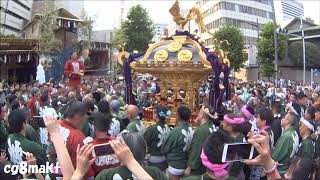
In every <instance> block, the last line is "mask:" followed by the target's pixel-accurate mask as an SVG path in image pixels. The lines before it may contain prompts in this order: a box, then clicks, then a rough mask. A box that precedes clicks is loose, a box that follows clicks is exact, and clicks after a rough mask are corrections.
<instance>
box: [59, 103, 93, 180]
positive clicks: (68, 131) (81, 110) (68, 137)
mask: <svg viewBox="0 0 320 180" xmlns="http://www.w3.org/2000/svg"><path fill="white" fill-rule="evenodd" d="M87 110H88V109H87V107H86V105H85V104H84V103H82V102H79V101H74V102H71V103H70V104H69V105H68V106H67V108H66V112H65V115H64V116H65V119H64V120H61V121H59V122H58V123H59V125H60V135H61V137H62V139H63V141H64V144H65V145H66V147H67V149H68V152H69V155H70V158H71V161H72V164H73V166H74V167H75V166H76V159H77V153H76V152H77V146H78V145H79V144H80V146H83V144H84V139H85V136H84V134H83V133H82V132H81V131H80V130H78V128H79V127H80V125H81V124H82V123H83V121H84V118H85V114H86V113H87ZM93 176H94V172H93V169H92V168H90V169H89V170H88V172H87V173H86V177H93Z"/></svg>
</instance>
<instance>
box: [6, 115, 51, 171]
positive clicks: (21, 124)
mask: <svg viewBox="0 0 320 180" xmlns="http://www.w3.org/2000/svg"><path fill="white" fill-rule="evenodd" d="M8 119H9V126H10V129H12V131H13V134H10V135H9V136H8V141H7V150H8V152H9V154H10V161H11V162H12V163H14V164H20V163H21V162H22V161H23V159H22V157H23V154H24V153H25V152H29V153H32V154H33V155H34V156H35V158H36V160H37V164H38V165H45V164H46V161H47V156H46V152H45V150H44V149H43V148H42V147H41V146H40V144H38V143H36V142H34V141H30V140H29V139H27V138H26V131H27V123H26V114H25V112H24V111H23V110H14V111H12V112H11V113H10V115H9V118H8Z"/></svg>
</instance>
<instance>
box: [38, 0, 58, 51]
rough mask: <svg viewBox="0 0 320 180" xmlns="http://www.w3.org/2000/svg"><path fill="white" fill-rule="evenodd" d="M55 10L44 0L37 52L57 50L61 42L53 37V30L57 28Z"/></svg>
mask: <svg viewBox="0 0 320 180" xmlns="http://www.w3.org/2000/svg"><path fill="white" fill-rule="evenodd" d="M57 13H58V12H57V11H56V10H52V9H51V8H50V7H49V6H48V2H47V1H45V5H44V9H43V11H42V13H41V15H40V20H39V23H40V39H39V52H40V54H47V53H50V52H52V51H54V50H59V49H60V46H61V44H62V42H61V41H60V40H58V39H56V38H55V33H54V30H55V29H56V28H57V23H56V19H57Z"/></svg>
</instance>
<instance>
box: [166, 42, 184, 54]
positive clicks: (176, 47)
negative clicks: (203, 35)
mask: <svg viewBox="0 0 320 180" xmlns="http://www.w3.org/2000/svg"><path fill="white" fill-rule="evenodd" d="M181 47H182V44H181V43H179V42H172V43H171V44H170V45H169V46H168V51H170V52H177V51H179V50H180V49H181Z"/></svg>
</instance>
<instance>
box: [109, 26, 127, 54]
mask: <svg viewBox="0 0 320 180" xmlns="http://www.w3.org/2000/svg"><path fill="white" fill-rule="evenodd" d="M114 32H115V34H114V36H113V38H112V44H113V45H115V46H116V48H117V49H118V50H119V51H121V50H122V49H121V47H119V46H118V45H123V44H124V43H126V42H127V41H128V40H127V38H126V35H125V34H124V32H123V29H122V28H118V29H115V30H114Z"/></svg>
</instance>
